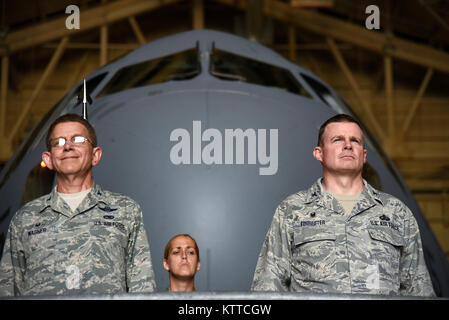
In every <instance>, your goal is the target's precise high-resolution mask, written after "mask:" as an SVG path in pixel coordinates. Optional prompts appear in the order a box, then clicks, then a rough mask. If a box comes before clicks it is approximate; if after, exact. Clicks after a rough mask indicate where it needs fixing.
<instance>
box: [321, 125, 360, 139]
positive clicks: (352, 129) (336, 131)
mask: <svg viewBox="0 0 449 320" xmlns="http://www.w3.org/2000/svg"><path fill="white" fill-rule="evenodd" d="M324 135H326V136H328V137H331V136H339V135H351V136H356V137H357V136H358V137H360V138H363V133H362V130H361V129H360V127H359V126H358V125H357V124H356V123H354V122H332V123H329V124H328V125H327V126H326V128H325V130H324Z"/></svg>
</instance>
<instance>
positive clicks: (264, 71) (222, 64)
mask: <svg viewBox="0 0 449 320" xmlns="http://www.w3.org/2000/svg"><path fill="white" fill-rule="evenodd" d="M210 73H211V74H212V75H213V76H215V77H217V78H220V79H222V80H234V81H243V82H249V83H254V84H258V85H262V86H267V87H276V88H280V89H283V90H286V91H288V92H291V93H294V94H298V95H302V96H306V97H309V98H311V96H310V94H309V93H308V92H307V91H306V90H305V89H304V87H303V86H302V85H301V84H300V83H299V82H298V81H297V80H296V79H295V77H294V76H293V75H292V73H291V72H290V71H289V70H287V69H284V68H281V67H278V66H274V65H271V64H268V63H264V62H260V61H257V60H253V59H250V58H247V57H242V56H238V55H236V54H234V53H230V52H227V51H223V50H220V49H215V48H214V49H213V50H212V54H211V62H210Z"/></svg>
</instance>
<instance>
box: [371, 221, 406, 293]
mask: <svg viewBox="0 0 449 320" xmlns="http://www.w3.org/2000/svg"><path fill="white" fill-rule="evenodd" d="M368 233H369V235H370V238H371V258H372V259H375V262H376V264H377V265H378V266H379V277H380V283H381V287H382V286H385V287H386V288H398V287H399V267H400V259H401V251H402V248H403V247H404V245H405V241H404V238H403V237H402V235H401V234H400V233H399V232H398V231H396V230H393V229H391V228H387V227H383V228H382V227H377V228H376V227H371V228H368ZM373 264H374V261H373Z"/></svg>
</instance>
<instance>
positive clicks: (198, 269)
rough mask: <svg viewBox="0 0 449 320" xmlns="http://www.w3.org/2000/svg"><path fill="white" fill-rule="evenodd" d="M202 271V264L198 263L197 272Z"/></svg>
mask: <svg viewBox="0 0 449 320" xmlns="http://www.w3.org/2000/svg"><path fill="white" fill-rule="evenodd" d="M200 269H201V262H199V261H198V264H197V266H196V271H200Z"/></svg>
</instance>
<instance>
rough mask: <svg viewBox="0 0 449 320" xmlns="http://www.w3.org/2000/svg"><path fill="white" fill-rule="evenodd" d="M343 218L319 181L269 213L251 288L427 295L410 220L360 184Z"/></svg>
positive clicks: (395, 203)
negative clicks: (351, 205)
mask: <svg viewBox="0 0 449 320" xmlns="http://www.w3.org/2000/svg"><path fill="white" fill-rule="evenodd" d="M363 183H364V185H365V188H364V190H363V192H362V193H361V195H360V200H359V201H358V203H357V204H356V205H355V206H354V208H353V210H352V212H351V214H350V215H347V214H345V212H344V209H343V208H342V207H341V205H340V204H339V202H338V201H337V200H336V199H335V198H334V197H332V195H330V193H328V192H327V191H325V190H324V188H323V187H322V184H321V179H318V181H317V182H316V183H315V184H313V185H312V187H311V188H310V189H308V190H305V191H301V192H298V193H296V194H293V195H290V196H289V197H287V198H286V199H285V200H284V201H283V202H282V203H281V204H280V205H279V206H278V207H277V209H276V212H275V214H274V217H273V221H272V224H271V226H270V229H269V231H268V233H267V235H266V238H265V242H264V243H263V246H262V249H261V252H260V255H259V259H258V262H257V266H256V270H255V274H254V279H253V283H252V290H254V291H296V292H306V291H312V292H314V293H345V294H348V293H354V294H355V293H357V294H385V295H404V296H434V295H435V293H434V291H433V287H432V282H431V279H430V276H429V273H428V270H427V267H426V264H425V261H424V256H423V251H422V244H421V237H420V234H419V229H418V225H417V222H416V220H415V218H414V217H413V214H412V213H411V211H410V210H409V209H408V208H407V206H405V205H404V204H403V203H402V202H401V201H400V200H398V199H396V198H395V197H392V196H391V195H388V194H386V193H383V192H380V191H377V190H375V189H374V188H372V187H371V186H370V185H369V184H368V183H367V182H366V181H365V180H364V181H363Z"/></svg>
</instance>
